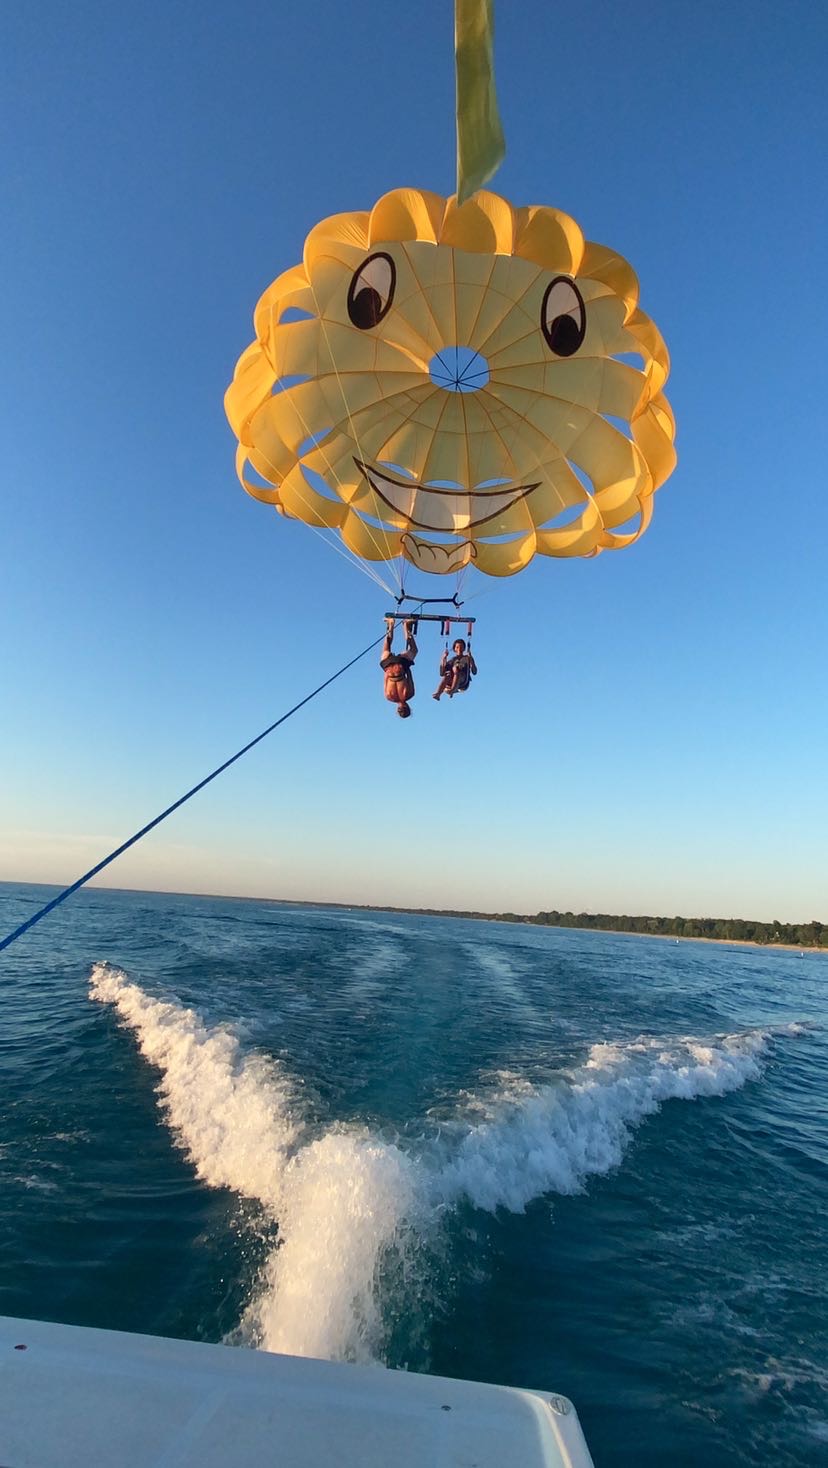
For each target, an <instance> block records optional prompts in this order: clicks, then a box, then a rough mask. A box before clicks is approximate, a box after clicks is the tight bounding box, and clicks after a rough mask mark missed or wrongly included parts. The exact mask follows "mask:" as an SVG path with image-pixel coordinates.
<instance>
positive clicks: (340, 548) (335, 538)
mask: <svg viewBox="0 0 828 1468" xmlns="http://www.w3.org/2000/svg"><path fill="white" fill-rule="evenodd" d="M293 411H294V412H295V414H296V416H297V418H298V419H299V422H300V423H301V425H302V427H303V428H304V430H305V433H306V435H307V436H308V437H309V438H310V437H312V434H311V430H310V425H309V423H308V422H307V419H306V418H305V415H304V413H302V411H301V409H300V408H299V406H298V404H297V403H294V404H293ZM317 448H318V450H319V452H320V454H321V455H322V457H323V459H324V460H325V463H326V464H327V466H328V469H329V471H330V474H331V478H332V479H333V481H334V483H335V484H336V487H337V489H340V490H341V489H342V481H341V479H340V478H339V475H338V474H337V473H336V470H335V469H334V467H333V464H332V463H331V461H330V459H329V458H328V455H327V454H326V453H325V450H324V447H323V446H322V445H321V444H317ZM300 498H301V499H302V502H303V504H304V506H305V508H306V509H307V510H310V511H311V512H312V508H313V507H312V506H311V504H310V501H309V500H308V499H306V498H305V496H304V495H301V494H300ZM290 518H292V517H290ZM304 523H305V524H306V525H307V526H308V528H309V529H310V530H314V531H316V534H317V535H318V536H319V537H320V539H321V540H322V541H323V542H324V544H325V545H329V546H330V547H331V548H332V550H335V551H337V552H338V554H339V555H341V556H343V557H344V559H345V560H347V561H350V562H351V563H352V565H354V566H356V568H357V570H358V571H362V573H363V575H365V576H368V577H369V578H370V580H371V581H373V582H374V584H375V585H376V586H379V588H380V590H382V591H385V592H386V593H387V594H388V596H393V595H394V592H393V588H392V587H390V586H389V585H388V583H387V582H386V581H384V580H383V578H382V577H381V576H380V574H379V572H378V571H377V570H376V568H375V567H374V566H368V565H366V563H365V562H364V561H362V560H360V558H359V556H358V555H357V554H356V552H355V551H352V550H351V548H350V546H348V545H346V544H345V542H344V540H343V539H342V537H341V535H338V534H337V532H336V531H335V530H330V535H331V539H330V540H329V539H328V538H327V536H326V534H325V529H330V527H329V526H326V527H325V529H323V528H322V527H321V526H320V525H313V524H312V523H311V522H310V520H306V521H305V522H304Z"/></svg>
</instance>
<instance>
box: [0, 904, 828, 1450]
mask: <svg viewBox="0 0 828 1468" xmlns="http://www.w3.org/2000/svg"><path fill="white" fill-rule="evenodd" d="M47 895H49V894H48V893H47V891H46V889H43V888H33V887H11V886H0V931H2V932H5V931H8V930H9V929H10V928H12V927H13V926H15V925H16V924H17V923H19V922H20V921H22V920H23V919H24V918H25V917H26V916H27V915H28V914H29V913H30V912H31V911H32V910H33V908H34V907H35V906H39V905H40V904H41V903H42V902H43V901H44V900H45V898H46V896H47ZM0 983H2V997H1V999H0V1003H1V1004H2V1010H1V1011H0V1016H1V1018H2V1044H1V1045H0V1058H1V1059H2V1070H0V1087H1V1088H2V1089H0V1118H1V1119H0V1176H2V1188H0V1213H1V1214H2V1217H1V1218H0V1229H1V1230H2V1235H1V1236H2V1243H3V1250H2V1270H1V1272H0V1312H2V1313H6V1314H13V1315H21V1316H33V1317H38V1318H42V1319H49V1320H60V1321H68V1322H71V1323H75V1324H86V1325H98V1326H104V1327H110V1328H114V1329H120V1330H133V1331H147V1332H154V1333H161V1334H167V1335H179V1336H185V1337H190V1338H193V1339H199V1340H210V1341H220V1340H227V1341H230V1342H232V1343H235V1344H238V1345H239V1346H247V1347H258V1348H260V1349H265V1350H272V1351H286V1352H293V1353H298V1354H307V1355H313V1356H325V1357H331V1358H340V1359H348V1360H357V1361H376V1362H378V1363H385V1364H387V1365H392V1366H402V1367H406V1368H408V1369H409V1370H413V1371H432V1372H436V1373H439V1374H445V1375H449V1376H451V1375H457V1376H464V1377H471V1378H476V1379H479V1380H483V1381H494V1382H504V1383H509V1384H516V1385H523V1386H529V1387H538V1388H545V1389H554V1390H556V1391H561V1392H565V1393H566V1394H568V1395H569V1396H571V1397H572V1398H573V1399H574V1401H575V1403H576V1405H577V1408H578V1411H579V1415H580V1417H581V1421H582V1423H583V1426H584V1430H585V1432H586V1435H587V1439H588V1441H589V1444H590V1448H591V1451H592V1453H593V1456H594V1458H595V1462H596V1465H597V1468H614V1465H618V1468H621V1465H625V1468H626V1465H630V1464H632V1463H635V1464H636V1465H650V1464H652V1465H656V1464H659V1465H662V1464H663V1463H664V1462H666V1461H669V1462H670V1463H671V1465H672V1468H684V1465H688V1468H689V1465H691V1464H692V1465H697V1464H698V1463H700V1462H704V1463H705V1465H706V1468H713V1465H718V1464H722V1465H724V1464H728V1465H733V1464H768V1463H770V1462H773V1463H774V1464H781V1465H787V1464H791V1465H793V1464H796V1465H806V1464H817V1463H820V1462H823V1463H824V1462H826V1461H828V1395H827V1394H826V1388H827V1387H828V1303H827V1302H826V1261H828V1225H827V1224H826V1217H828V1208H827V1207H826V1204H828V1187H827V1186H826V1178H828V1166H827V1164H828V1107H826V1100H825V1097H826V1092H827V1091H828V1031H826V1019H827V1018H828V1002H827V1001H826V996H828V959H826V958H824V957H819V956H808V957H805V958H801V957H800V956H799V955H797V954H793V953H773V952H767V951H756V950H750V949H740V950H737V949H724V948H719V947H715V946H710V945H704V944H696V943H681V944H675V943H671V942H667V941H659V940H657V939H639V938H628V937H622V936H616V935H610V934H602V933H580V932H573V931H561V930H553V929H536V928H530V927H522V926H512V925H507V924H498V923H481V922H473V921H465V920H451V919H426V918H417V917H409V916H401V915H398V914H393V913H365V912H360V911H356V910H355V911H338V910H333V909H326V908H323V907H319V908H307V907H303V908H298V907H290V906H283V905H280V904H276V903H267V902H257V901H233V900H226V899H213V898H198V897H177V896H167V895H155V894H142V893H127V892H124V893H118V892H103V891H84V892H81V893H79V894H78V895H77V896H76V897H75V898H73V899H72V900H71V901H70V902H69V903H67V904H66V906H65V907H63V908H62V909H60V910H59V911H57V912H55V913H54V914H52V915H51V916H50V917H49V918H47V919H46V920H45V921H44V923H43V924H41V925H40V927H39V928H37V929H35V930H33V931H32V932H31V933H30V934H28V935H26V937H24V938H23V939H22V940H21V941H20V942H19V943H18V944H17V945H15V946H14V947H12V948H11V949H9V950H8V951H7V952H6V953H4V954H3V955H2V958H0Z"/></svg>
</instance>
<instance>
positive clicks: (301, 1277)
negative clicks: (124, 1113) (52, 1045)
mask: <svg viewBox="0 0 828 1468" xmlns="http://www.w3.org/2000/svg"><path fill="white" fill-rule="evenodd" d="M89 992H90V997H91V998H92V999H95V1000H97V1001H99V1002H100V1003H102V1004H108V1005H111V1006H112V1007H113V1009H114V1010H115V1011H116V1013H117V1015H118V1018H119V1020H120V1022H121V1023H122V1024H124V1025H125V1026H126V1027H127V1028H128V1029H130V1030H131V1031H132V1032H133V1034H134V1036H135V1040H136V1042H137V1045H138V1048H139V1050H140V1052H141V1054H142V1055H143V1056H144V1057H145V1058H146V1060H147V1061H148V1062H149V1063H150V1064H151V1065H153V1066H154V1067H156V1069H157V1070H158V1071H159V1073H160V1080H159V1084H158V1095H159V1098H160V1104H161V1108H162V1111H163V1114H164V1118H165V1121H166V1123H167V1125H168V1126H169V1128H170V1130H171V1132H172V1135H173V1137H174V1139H175V1142H176V1144H177V1145H178V1146H179V1147H180V1148H181V1149H182V1151H183V1152H184V1153H185V1154H186V1156H187V1157H188V1159H189V1160H190V1162H191V1163H192V1165H193V1167H194V1168H195V1171H196V1173H197V1175H198V1176H199V1177H200V1178H201V1179H202V1180H203V1181H204V1182H205V1183H207V1184H208V1185H209V1186H211V1187H221V1188H230V1189H232V1190H233V1191H235V1192H236V1193H238V1194H241V1195H243V1196H244V1197H246V1198H250V1199H254V1200H256V1201H257V1202H258V1203H259V1204H260V1205H261V1207H262V1209H263V1211H264V1214H265V1216H266V1219H267V1220H268V1222H269V1223H273V1224H276V1225H278V1243H277V1244H276V1245H275V1247H274V1248H273V1249H272V1251H271V1252H270V1254H269V1257H268V1259H267V1262H266V1266H265V1270H264V1276H263V1279H262V1280H261V1282H260V1287H259V1288H258V1290H257V1292H256V1295H255V1297H254V1299H253V1300H252V1301H251V1303H250V1305H249V1306H248V1307H247V1310H246V1312H245V1315H244V1319H243V1320H242V1322H241V1333H242V1336H243V1338H244V1339H246V1340H247V1341H249V1342H250V1343H252V1344H256V1345H258V1346H261V1347H263V1348H264V1349H266V1350H270V1351H282V1352H287V1353H290V1354H293V1355H305V1356H319V1357H327V1358H331V1359H336V1358H347V1359H351V1360H361V1361H370V1360H375V1359H377V1357H378V1356H379V1355H380V1353H381V1350H382V1343H383V1318H382V1308H381V1299H380V1295H381V1290H380V1288H379V1283H378V1281H379V1276H380V1272H381V1271H382V1270H383V1268H384V1267H386V1266H387V1263H388V1260H389V1258H390V1257H391V1256H396V1257H397V1262H398V1264H399V1263H401V1265H402V1268H403V1271H405V1269H406V1267H407V1266H410V1265H411V1264H412V1260H413V1258H414V1254H415V1252H416V1250H417V1248H418V1247H419V1244H420V1242H421V1241H422V1240H423V1239H424V1238H428V1236H429V1234H432V1233H433V1232H434V1231H435V1230H436V1229H438V1228H439V1225H440V1220H441V1219H442V1218H443V1217H444V1216H445V1214H446V1211H447V1210H451V1209H453V1208H456V1207H457V1206H458V1205H459V1204H461V1203H468V1204H471V1205H473V1206H474V1207H476V1208H481V1209H485V1210H488V1211H490V1212H491V1211H494V1210H495V1209H498V1208H504V1209H508V1210H510V1211H512V1212H522V1211H523V1210H524V1209H525V1208H526V1206H527V1204H529V1203H531V1201H532V1200H533V1199H535V1198H538V1197H540V1196H542V1195H544V1194H549V1193H559V1194H571V1193H576V1192H579V1191H581V1190H583V1188H584V1187H585V1186H586V1184H587V1182H588V1180H589V1178H590V1177H592V1176H595V1175H597V1174H601V1173H606V1172H608V1171H610V1170H611V1169H612V1168H613V1167H616V1166H618V1164H619V1163H620V1162H621V1161H622V1159H623V1157H624V1153H625V1151H626V1149H627V1147H628V1146H629V1144H630V1141H631V1138H632V1134H633V1131H634V1129H635V1128H636V1127H637V1126H638V1125H639V1124H640V1123H641V1122H642V1121H644V1120H645V1119H646V1118H647V1117H649V1116H652V1115H653V1113H654V1112H656V1111H658V1110H659V1108H660V1107H661V1106H662V1105H663V1103H664V1102H666V1101H670V1100H685V1101H692V1100H695V1099H697V1098H699V1097H706V1096H721V1095H724V1094H725V1093H726V1092H728V1091H733V1090H736V1089H738V1088H739V1087H740V1086H742V1085H744V1084H745V1082H747V1081H750V1080H754V1079H756V1078H757V1077H758V1076H759V1074H760V1070H761V1062H762V1057H763V1055H764V1053H765V1051H766V1049H767V1045H768V1041H769V1039H770V1034H769V1032H766V1031H758V1030H756V1031H747V1032H744V1033H742V1034H732V1035H720V1036H716V1037H715V1038H712V1039H708V1040H699V1039H693V1038H681V1039H672V1040H669V1041H662V1040H656V1039H652V1038H641V1039H638V1040H635V1041H633V1042H631V1043H625V1044H600V1045H593V1046H592V1048H591V1050H590V1051H589V1055H588V1057H587V1059H586V1061H585V1063H584V1064H583V1065H581V1066H579V1067H577V1068H576V1069H573V1070H571V1071H568V1072H561V1074H560V1076H559V1077H557V1078H556V1079H555V1080H554V1082H553V1083H551V1084H548V1085H543V1086H538V1085H530V1084H529V1083H528V1082H526V1081H525V1080H522V1079H521V1078H520V1077H519V1076H517V1075H513V1074H510V1073H506V1072H503V1073H500V1074H499V1075H498V1076H495V1077H493V1078H491V1079H490V1081H489V1082H488V1084H486V1085H484V1086H483V1087H482V1088H481V1091H480V1092H479V1093H478V1094H476V1095H475V1096H471V1097H469V1096H467V1097H465V1098H464V1100H463V1104H462V1108H461V1109H460V1110H459V1111H458V1114H457V1115H456V1116H455V1117H453V1118H452V1119H450V1120H449V1122H448V1123H445V1122H444V1123H443V1124H442V1126H441V1128H440V1132H439V1135H438V1136H435V1137H434V1139H433V1140H431V1141H429V1142H427V1143H423V1142H421V1143H420V1144H419V1147H420V1150H419V1152H418V1153H417V1154H416V1155H415V1154H413V1153H412V1152H411V1151H410V1150H409V1149H408V1148H405V1147H403V1145H401V1144H399V1143H395V1142H392V1141H389V1140H386V1139H384V1138H383V1137H381V1136H380V1135H378V1134H376V1133H374V1132H371V1131H369V1130H368V1129H366V1128H365V1127H361V1126H357V1125H344V1124H342V1125H335V1126H331V1127H329V1128H328V1129H327V1130H325V1131H323V1132H322V1133H321V1134H319V1133H318V1131H317V1132H316V1133H314V1132H313V1131H312V1130H311V1129H310V1127H309V1126H308V1124H307V1122H306V1121H305V1119H304V1118H303V1115H302V1104H301V1099H300V1092H299V1088H298V1087H297V1086H296V1085H295V1084H294V1083H293V1082H292V1081H291V1079H290V1077H289V1076H288V1075H287V1073H286V1071H285V1069H284V1067H283V1066H282V1065H281V1064H280V1063H278V1062H277V1061H275V1060H273V1059H270V1058H269V1057H267V1056H264V1055H262V1054H260V1053H258V1052H256V1051H250V1050H246V1049H245V1047H244V1045H243V1043H242V1040H241V1038H240V1037H239V1035H238V1034H237V1033H236V1032H235V1031H234V1030H233V1028H232V1027H230V1026H227V1025H219V1026H212V1027H211V1026H208V1025H206V1024H205V1023H204V1021H203V1020H202V1019H201V1018H200V1016H199V1015H198V1014H197V1012H196V1011H195V1010H193V1009H188V1008H186V1007H184V1006H183V1005H181V1004H179V1003H177V1002H175V1001H166V1002H165V1001H163V1000H160V999H154V998H152V997H150V996H149V995H147V994H146V993H145V992H144V991H143V990H142V989H141V987H140V986H139V985H138V984H136V983H133V982H132V981H131V980H130V979H129V978H128V977H127V975H126V974H124V973H123V972H122V971H121V970H119V969H116V968H113V967H111V966H110V965H108V964H105V963H101V964H96V965H95V967H94V968H93V970H92V974H91V978H90V989H89ZM415 1273H416V1271H415Z"/></svg>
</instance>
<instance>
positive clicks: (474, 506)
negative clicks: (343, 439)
mask: <svg viewBox="0 0 828 1468" xmlns="http://www.w3.org/2000/svg"><path fill="white" fill-rule="evenodd" d="M354 463H355V464H356V466H357V468H358V470H359V472H360V474H362V476H363V477H364V478H365V480H366V481H367V483H368V484H369V485H370V487H371V489H373V491H374V493H375V494H377V495H379V497H380V499H381V500H383V502H384V503H385V504H386V505H388V508H389V509H390V510H393V511H394V513H395V514H397V515H402V516H403V517H404V519H405V520H406V521H407V522H408V524H409V525H414V526H416V528H417V529H418V530H454V529H457V528H458V525H457V522H458V521H461V522H462V529H464V530H473V529H475V528H476V527H477V526H478V525H485V524H486V522H487V521H488V520H494V519H496V518H497V516H498V515H502V514H504V513H505V512H506V511H507V510H509V509H511V507H512V505H516V504H517V503H518V501H519V500H522V499H525V498H526V496H527V495H529V494H531V493H532V491H533V490H534V489H537V488H538V485H539V484H540V480H538V481H537V483H535V484H522V485H520V486H519V487H516V486H514V485H496V486H494V487H493V488H490V489H474V490H469V489H445V488H442V487H437V486H436V485H430V484H420V482H419V480H417V479H394V478H393V477H392V476H391V475H390V474H386V472H385V470H383V469H377V468H376V467H375V466H374V465H373V464H366V463H364V462H363V460H362V459H357V458H355V459H354Z"/></svg>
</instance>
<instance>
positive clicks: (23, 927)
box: [0, 634, 385, 950]
mask: <svg viewBox="0 0 828 1468" xmlns="http://www.w3.org/2000/svg"><path fill="white" fill-rule="evenodd" d="M384 636H385V634H383V636H382V637H377V638H375V639H374V641H373V642H370V643H369V644H368V646H367V647H364V648H363V649H362V652H358V653H357V654H356V657H353V658H351V659H350V660H349V661H348V662H347V663H343V665H342V667H341V668H338V669H337V671H336V672H335V673H332V674H331V676H330V678H326V679H325V681H324V683H320V684H319V687H318V688H314V690H313V692H312V693H308V694H306V695H305V697H304V698H302V699H300V701H299V703H295V704H294V705H293V708H291V709H288V711H287V713H286V714H282V715H281V716H280V717H279V718H278V719H276V720H275V721H274V723H272V724H269V725H268V727H267V728H266V729H263V730H262V732H261V734H257V735H256V737H255V739H251V740H250V741H249V743H247V744H245V745H244V747H243V748H242V749H240V750H238V751H237V753H236V754H232V755H231V756H230V758H229V759H226V760H225V761H224V763H223V764H220V765H219V766H218V768H217V769H215V770H213V771H212V773H211V774H209V775H205V777H204V779H203V780H199V782H198V784H197V785H193V787H192V789H191V790H188V791H187V792H186V794H184V795H181V796H179V798H178V800H174V801H173V803H172V805H168V806H167V808H166V810H162V812H161V814H160V815H158V816H155V818H154V819H153V820H151V821H148V822H147V824H146V825H145V826H142V827H141V829H140V831H136V832H135V835H134V836H130V837H129V839H128V840H127V841H122V842H121V845H120V846H117V847H116V848H115V850H114V851H110V853H109V855H108V856H105V857H104V859H103V861H99V862H98V863H97V865H96V866H94V867H91V868H90V870H89V871H88V872H84V874H83V876H82V877H78V880H77V881H76V882H73V883H72V885H71V887H65V888H64V889H63V891H62V892H59V893H58V895H57V897H53V898H52V901H51V902H47V903H46V906H45V907H41V908H40V909H39V911H38V912H36V913H33V914H32V916H31V917H30V918H27V920H26V922H25V923H21V924H20V927H19V928H15V929H14V931H13V932H11V933H7V934H6V937H5V938H2V939H0V950H2V949H3V948H8V947H9V946H10V944H12V943H14V942H15V941H16V940H17V939H18V938H22V936H23V934H24V933H26V932H28V930H29V928H33V927H34V926H35V923H39V922H40V920H41V918H45V916H46V914H47V913H49V912H51V911H52V910H53V908H55V907H58V906H59V905H60V903H61V902H65V901H66V899H67V897H71V896H72V893H73V892H77V891H78V888H79V887H83V886H85V884H86V883H87V882H89V881H91V879H92V877H96V876H97V875H98V872H102V871H103V869H104V867H108V866H109V864H110V862H113V861H114V860H115V858H116V856H122V855H123V853H124V852H125V851H128V850H129V848H130V846H134V845H135V843H136V841H140V840H141V837H142V836H146V835H147V833H148V832H149V831H152V830H154V828H155V827H156V826H160V824H161V822H162V821H165V820H166V819H167V816H171V815H172V813H173V811H176V810H178V808H179V806H182V805H184V804H185V803H186V801H188V800H191V799H192V797H193V796H194V795H197V794H198V792H199V790H203V789H204V787H205V785H209V784H210V781H211V780H215V779H216V777H217V776H218V775H221V774H223V772H224V771H225V770H227V769H229V768H230V766H231V765H234V764H235V763H236V760H239V759H241V757H242V755H243V754H247V752H248V750H250V749H253V747H254V745H256V744H261V741H262V740H263V739H266V738H267V736H268V734H272V733H273V730H274V729H278V728H279V725H280V724H284V723H286V722H287V720H288V719H290V718H292V716H293V715H294V714H298V712H299V710H300V709H303V708H304V707H305V704H306V703H310V701H311V699H313V698H316V696H317V694H319V693H322V692H323V691H324V689H326V688H329V687H330V685H331V684H332V683H335V682H336V680H337V678H341V677H342V674H343V673H347V671H348V669H349V668H352V667H353V666H354V664H355V663H358V662H359V661H360V659H361V658H364V657H366V656H367V654H368V653H369V652H372V651H373V649H374V648H375V647H378V646H379V644H380V643H381V642H382V641H383V640H384Z"/></svg>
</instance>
